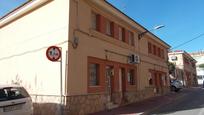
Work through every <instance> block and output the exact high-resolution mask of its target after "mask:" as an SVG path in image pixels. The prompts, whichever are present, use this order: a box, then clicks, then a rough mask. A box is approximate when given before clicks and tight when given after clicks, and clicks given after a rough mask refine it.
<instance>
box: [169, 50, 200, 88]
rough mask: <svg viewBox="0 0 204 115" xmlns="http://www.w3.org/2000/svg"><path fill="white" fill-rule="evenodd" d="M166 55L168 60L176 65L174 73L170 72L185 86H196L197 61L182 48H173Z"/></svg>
mask: <svg viewBox="0 0 204 115" xmlns="http://www.w3.org/2000/svg"><path fill="white" fill-rule="evenodd" d="M168 55H169V62H172V63H174V64H175V66H176V69H175V73H172V74H173V75H174V77H175V78H176V79H178V80H180V81H182V83H183V85H184V86H186V87H192V86H197V77H196V76H197V74H196V62H197V61H196V60H195V59H194V58H193V57H191V55H190V54H188V53H187V52H185V51H183V50H175V51H172V52H170V53H168Z"/></svg>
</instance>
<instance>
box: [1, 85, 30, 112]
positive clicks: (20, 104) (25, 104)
mask: <svg viewBox="0 0 204 115" xmlns="http://www.w3.org/2000/svg"><path fill="white" fill-rule="evenodd" d="M0 115H33V104H32V100H31V97H30V95H29V94H28V93H27V91H26V90H25V89H24V88H23V87H21V86H17V85H0Z"/></svg>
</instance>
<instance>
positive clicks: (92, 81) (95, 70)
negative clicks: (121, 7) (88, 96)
mask: <svg viewBox="0 0 204 115" xmlns="http://www.w3.org/2000/svg"><path fill="white" fill-rule="evenodd" d="M97 85H99V64H94V63H89V86H97Z"/></svg>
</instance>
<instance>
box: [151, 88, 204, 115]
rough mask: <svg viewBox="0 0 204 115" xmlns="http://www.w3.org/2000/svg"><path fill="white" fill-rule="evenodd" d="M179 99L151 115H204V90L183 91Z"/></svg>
mask: <svg viewBox="0 0 204 115" xmlns="http://www.w3.org/2000/svg"><path fill="white" fill-rule="evenodd" d="M179 93H183V96H182V97H180V98H179V99H177V100H175V101H173V102H171V103H169V104H167V105H165V106H162V107H159V108H157V109H156V110H154V111H152V112H150V114H151V115H204V89H202V88H191V89H188V90H183V91H181V92H179Z"/></svg>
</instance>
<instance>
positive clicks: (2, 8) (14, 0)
mask: <svg viewBox="0 0 204 115" xmlns="http://www.w3.org/2000/svg"><path fill="white" fill-rule="evenodd" d="M24 2H26V0H0V17H2V16H3V15H5V14H6V13H8V12H10V11H11V10H13V9H14V8H16V7H17V6H19V5H20V4H22V3H24Z"/></svg>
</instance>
